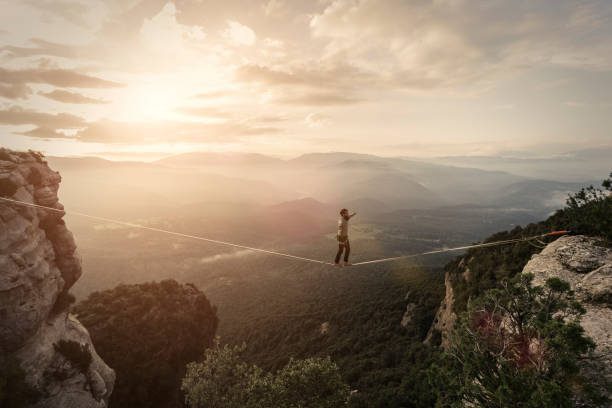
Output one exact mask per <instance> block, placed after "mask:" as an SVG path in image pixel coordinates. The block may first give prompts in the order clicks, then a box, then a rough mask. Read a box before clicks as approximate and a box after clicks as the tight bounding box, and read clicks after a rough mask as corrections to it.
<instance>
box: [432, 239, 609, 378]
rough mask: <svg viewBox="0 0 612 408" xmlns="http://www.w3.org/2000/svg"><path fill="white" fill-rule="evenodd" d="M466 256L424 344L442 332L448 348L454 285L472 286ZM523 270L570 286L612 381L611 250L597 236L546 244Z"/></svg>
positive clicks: (540, 280)
mask: <svg viewBox="0 0 612 408" xmlns="http://www.w3.org/2000/svg"><path fill="white" fill-rule="evenodd" d="M468 256H469V259H467V260H466V259H465V258H462V259H461V260H460V261H459V263H458V264H457V265H456V267H455V268H453V272H454V274H455V275H458V276H451V275H452V274H451V273H450V272H449V271H448V270H447V273H446V278H445V282H446V296H445V298H444V299H443V300H442V302H441V304H440V308H439V309H438V312H437V314H436V317H435V319H434V323H433V325H432V327H431V329H430V332H429V334H428V335H427V338H426V340H425V341H426V342H428V343H429V342H432V339H433V337H434V334H435V333H436V331H439V332H440V334H441V343H442V346H444V347H446V346H447V344H448V334H449V333H450V331H451V330H452V329H453V327H454V324H455V321H456V318H457V316H456V313H455V309H456V307H455V306H456V305H455V299H454V298H455V294H454V291H455V290H454V288H453V283H454V284H455V285H465V284H466V282H467V283H469V280H470V269H469V264H470V263H471V262H473V261H474V258H473V256H472V255H468ZM457 272H459V273H457ZM522 272H523V273H532V274H533V275H534V282H533V283H534V285H544V283H545V282H546V280H547V279H548V278H551V277H557V278H560V279H562V280H565V281H567V282H569V283H570V286H571V288H572V290H574V291H575V293H576V298H577V299H578V300H579V301H580V302H581V303H582V305H583V306H584V308H585V309H586V314H585V315H584V316H583V318H582V321H581V325H582V326H583V327H584V329H585V332H586V335H587V336H589V337H591V338H592V339H593V340H594V341H595V343H596V345H597V347H596V349H595V355H596V357H597V360H598V364H597V365H598V366H597V367H593V368H592V369H593V370H595V371H596V372H598V373H599V375H600V376H602V377H605V378H607V379H608V380H612V248H609V247H606V246H604V245H603V244H602V241H601V240H599V239H597V238H591V237H586V236H581V235H578V236H565V237H562V238H559V239H558V240H556V241H554V242H552V243H550V244H548V245H547V246H546V247H545V248H544V249H543V250H542V251H541V252H540V253H539V254H534V255H533V256H532V257H531V259H530V260H529V262H527V264H526V265H525V267H524V268H523V270H522Z"/></svg>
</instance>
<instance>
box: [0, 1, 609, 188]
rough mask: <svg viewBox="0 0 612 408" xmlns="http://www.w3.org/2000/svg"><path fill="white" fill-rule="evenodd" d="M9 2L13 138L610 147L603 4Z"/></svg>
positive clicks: (377, 148) (129, 144)
mask: <svg viewBox="0 0 612 408" xmlns="http://www.w3.org/2000/svg"><path fill="white" fill-rule="evenodd" d="M0 8H1V9H2V13H1V16H0V23H1V24H0V27H2V29H1V30H0V137H1V139H2V145H4V146H6V147H10V148H15V149H20V150H24V149H35V150H41V151H43V152H45V153H48V154H51V155H59V156H69V155H97V156H101V157H107V158H113V159H126V158H130V159H139V160H140V159H142V160H153V159H156V158H160V157H164V156H168V155H170V154H176V153H183V152H191V151H209V152H210V151H217V152H218V151H221V152H223V151H241V152H259V153H264V154H267V155H272V156H276V157H296V156H299V155H300V154H302V153H307V152H327V151H351V152H357V153H375V154H378V155H383V156H410V157H421V158H423V157H434V156H502V157H508V156H511V157H513V158H517V157H518V158H533V157H537V158H542V157H553V156H558V155H563V154H567V153H568V152H574V151H576V150H583V149H601V148H602V147H609V146H610V144H611V137H610V133H609V129H610V127H611V125H612V119H611V118H612V115H611V113H612V112H611V111H612V99H611V97H610V95H612V73H611V68H612V21H611V20H612V5H611V4H610V3H609V2H607V1H582V2H575V1H561V0H548V1H539V2H523V1H519V2H517V1H513V2H508V1H461V0H436V1H399V0H398V1H391V0H389V1H348V0H338V1H325V0H319V1H283V0H271V1H249V2H244V1H234V0H228V1H223V2H205V1H196V0H193V1H190V0H180V1H174V2H172V1H166V0H162V1H159V0H139V1H135V0H129V1H126V0H121V1H119V0H112V1H97V0H82V1H72V0H62V1H49V0H24V1H15V0H0ZM521 169H522V171H523V172H524V171H525V168H521ZM519 173H520V171H519ZM552 173H554V172H552ZM603 175H605V173H604V174H601V173H600V172H597V173H596V174H595V173H591V174H588V175H584V176H583V177H580V179H591V178H592V179H598V178H600V177H601V176H603ZM547 177H548V176H547Z"/></svg>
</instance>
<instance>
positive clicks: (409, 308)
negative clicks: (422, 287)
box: [400, 303, 417, 327]
mask: <svg viewBox="0 0 612 408" xmlns="http://www.w3.org/2000/svg"><path fill="white" fill-rule="evenodd" d="M416 307H417V305H416V303H408V304H407V305H406V311H405V312H404V315H403V316H402V321H401V322H400V324H401V325H402V327H406V326H408V323H410V322H411V321H412V318H413V317H414V316H413V314H414V309H415V308H416Z"/></svg>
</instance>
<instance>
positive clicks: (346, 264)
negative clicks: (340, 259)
mask: <svg viewBox="0 0 612 408" xmlns="http://www.w3.org/2000/svg"><path fill="white" fill-rule="evenodd" d="M344 266H353V264H352V263H350V262H345V263H344Z"/></svg>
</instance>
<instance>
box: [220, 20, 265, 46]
mask: <svg viewBox="0 0 612 408" xmlns="http://www.w3.org/2000/svg"><path fill="white" fill-rule="evenodd" d="M227 26H228V27H227V28H226V29H225V31H224V32H223V36H224V37H225V38H226V39H228V40H229V41H230V42H232V43H233V44H235V45H248V46H250V45H253V44H255V40H256V39H257V36H256V35H255V32H254V31H253V30H252V29H251V28H250V27H247V26H245V25H243V24H240V23H239V22H237V21H231V20H229V21H228V22H227Z"/></svg>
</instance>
